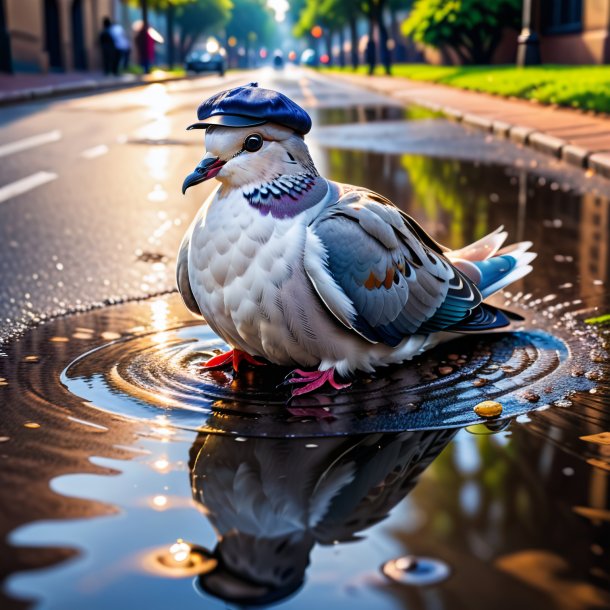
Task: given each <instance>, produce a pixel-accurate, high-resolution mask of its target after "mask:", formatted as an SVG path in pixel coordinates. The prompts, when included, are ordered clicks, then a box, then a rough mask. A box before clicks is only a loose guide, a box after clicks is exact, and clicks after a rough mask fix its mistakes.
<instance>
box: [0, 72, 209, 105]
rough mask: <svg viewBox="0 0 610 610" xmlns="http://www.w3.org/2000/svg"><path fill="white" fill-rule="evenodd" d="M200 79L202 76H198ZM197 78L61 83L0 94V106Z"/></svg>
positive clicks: (186, 76) (175, 77)
mask: <svg viewBox="0 0 610 610" xmlns="http://www.w3.org/2000/svg"><path fill="white" fill-rule="evenodd" d="M198 76H199V77H200V76H201V75H198ZM189 78H197V76H188V75H185V76H169V77H166V78H158V79H149V80H146V79H144V78H138V77H135V78H134V79H133V80H112V81H108V82H106V81H100V80H95V79H92V78H91V79H84V80H80V81H75V82H72V83H60V84H58V85H48V86H44V87H34V88H31V89H20V90H16V91H8V92H6V93H0V106H8V105H10V104H16V103H19V102H29V101H32V100H41V99H49V98H54V97H60V96H62V95H69V94H72V93H87V92H95V91H111V90H113V89H129V88H131V87H143V86H145V85H152V84H156V83H162V84H163V83H170V82H173V81H178V80H186V79H189Z"/></svg>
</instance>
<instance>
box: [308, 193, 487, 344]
mask: <svg viewBox="0 0 610 610" xmlns="http://www.w3.org/2000/svg"><path fill="white" fill-rule="evenodd" d="M422 234H423V235H424V236H425V238H423V237H422ZM443 252H444V250H443V249H442V248H441V247H440V246H438V244H436V242H434V241H433V240H432V239H430V238H429V237H428V236H427V235H426V234H425V233H424V232H423V229H421V227H419V225H417V223H415V222H414V221H413V220H412V219H410V218H409V217H408V216H407V215H406V214H404V212H401V211H400V210H399V209H398V208H396V207H395V206H393V205H392V204H391V203H390V202H388V201H387V200H385V199H383V198H382V197H381V196H378V195H376V194H375V193H371V191H367V190H364V189H350V190H349V191H348V192H347V193H346V194H344V195H343V196H342V197H340V198H339V200H338V201H337V202H336V203H334V204H333V205H331V206H329V207H328V208H327V209H326V210H325V211H324V212H323V213H322V214H321V215H320V216H318V217H317V218H316V219H315V220H314V221H313V222H312V223H311V225H310V226H309V227H308V230H307V241H306V255H305V268H306V271H307V274H308V276H309V279H310V280H311V282H312V284H313V285H314V288H315V289H316V291H317V292H318V294H319V295H320V297H321V299H322V301H323V302H324V304H325V305H326V307H327V308H328V309H329V310H330V311H331V312H332V313H333V315H335V316H336V317H337V318H338V319H339V320H340V321H341V322H342V323H343V324H344V325H345V326H347V327H348V328H351V329H353V330H355V331H356V332H358V333H360V334H361V335H362V336H363V337H365V338H366V339H368V340H369V341H371V342H373V343H376V342H383V343H386V344H388V345H390V346H396V345H398V344H399V343H400V342H401V341H402V340H403V339H404V338H406V337H407V336H409V335H412V334H415V333H417V332H424V331H425V332H431V331H434V330H442V329H443V328H447V327H449V326H451V325H453V324H456V323H458V322H460V321H461V320H463V319H464V318H466V317H468V316H469V315H470V314H471V312H472V311H473V310H474V309H475V308H476V307H477V306H478V305H479V304H480V302H481V300H482V297H481V295H480V293H479V291H478V290H477V288H476V287H475V286H474V284H473V283H472V282H471V281H470V280H469V279H468V278H466V277H465V276H464V275H463V274H462V273H461V272H460V271H459V270H458V269H457V268H455V267H454V266H453V265H452V264H451V263H450V262H449V261H448V260H447V259H446V258H445V256H444V254H443Z"/></svg>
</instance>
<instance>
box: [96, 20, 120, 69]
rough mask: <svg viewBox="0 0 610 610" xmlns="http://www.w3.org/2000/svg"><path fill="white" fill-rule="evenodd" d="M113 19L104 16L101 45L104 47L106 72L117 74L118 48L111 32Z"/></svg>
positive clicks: (103, 63) (103, 58) (103, 56)
mask: <svg viewBox="0 0 610 610" xmlns="http://www.w3.org/2000/svg"><path fill="white" fill-rule="evenodd" d="M111 28H112V21H110V18H109V17H104V20H103V21H102V31H101V32H100V46H101V48H102V65H103V68H104V74H106V75H108V74H115V75H116V74H117V73H118V65H117V61H116V60H117V48H116V46H115V44H114V38H113V37H112V33H111Z"/></svg>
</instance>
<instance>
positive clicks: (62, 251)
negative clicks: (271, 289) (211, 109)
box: [0, 68, 608, 343]
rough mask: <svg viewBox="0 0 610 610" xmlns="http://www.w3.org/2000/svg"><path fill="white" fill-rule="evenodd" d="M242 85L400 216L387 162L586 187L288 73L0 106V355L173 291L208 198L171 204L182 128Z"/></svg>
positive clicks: (508, 151) (335, 172)
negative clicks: (31, 333)
mask: <svg viewBox="0 0 610 610" xmlns="http://www.w3.org/2000/svg"><path fill="white" fill-rule="evenodd" d="M250 81H259V82H260V84H261V86H266V87H270V88H273V89H278V90H281V91H282V92H283V93H285V94H287V95H289V96H290V97H292V98H293V99H294V100H295V101H297V102H298V103H300V104H301V105H303V106H304V107H305V108H306V109H307V110H308V111H309V112H310V114H311V116H312V119H313V124H314V128H313V130H312V132H311V134H309V135H308V136H307V141H308V143H309V146H310V149H311V151H312V156H313V158H314V161H315V162H316V165H317V167H318V169H319V171H320V173H322V175H325V176H329V177H332V178H334V179H339V180H343V181H345V182H351V183H354V184H358V185H364V186H367V187H368V188H372V189H373V190H377V191H379V192H381V193H382V194H384V195H386V196H388V197H390V198H392V199H393V200H394V201H395V203H397V204H398V205H403V206H405V209H409V207H410V206H409V198H410V197H411V191H412V186H411V185H410V181H411V180H412V178H411V179H410V178H409V177H408V176H406V175H405V174H404V171H398V170H397V167H394V166H395V165H396V160H394V161H392V158H391V157H392V155H393V154H394V153H415V154H420V155H422V154H423V155H426V156H437V157H441V158H442V157H447V156H449V157H450V158H452V159H463V160H466V161H467V162H469V163H470V162H474V163H475V164H478V163H479V162H481V163H485V164H487V163H492V162H494V163H498V164H501V165H506V166H511V165H512V166H514V167H516V168H519V167H525V166H527V167H530V168H532V167H536V168H537V170H536V171H537V172H539V173H543V174H546V175H547V176H548V177H549V179H551V180H555V179H557V180H559V179H561V180H562V181H565V180H568V179H569V180H570V181H571V182H572V183H573V184H574V185H578V183H583V176H584V173H583V172H581V171H580V170H578V169H575V168H569V167H567V166H564V165H562V164H560V163H559V162H558V161H553V160H552V159H551V158H549V157H545V156H543V155H540V154H539V153H536V152H534V151H532V150H529V149H519V147H517V146H515V145H514V144H512V143H508V142H505V141H502V140H498V139H495V138H492V137H491V136H490V135H488V134H484V133H482V132H478V131H476V130H472V129H468V128H466V127H464V126H462V125H459V124H456V123H451V122H449V121H446V120H444V119H440V118H438V117H434V116H431V115H430V113H429V112H428V111H423V115H422V111H421V110H419V111H418V110H417V109H415V110H413V109H411V110H408V109H405V108H403V107H402V106H400V105H397V102H396V101H395V100H392V99H389V98H385V97H382V96H379V95H377V94H374V93H371V92H369V91H366V90H364V89H360V88H357V87H354V86H351V85H347V84H344V83H342V82H341V81H337V80H336V79H332V78H331V77H327V76H322V75H319V74H314V73H312V72H310V71H308V72H305V71H302V70H300V69H298V68H289V69H286V70H285V71H282V72H274V71H273V70H271V69H263V70H258V71H250V72H234V73H229V74H228V75H227V76H225V77H224V78H220V77H216V76H206V77H200V78H197V79H192V80H186V81H178V82H173V83H168V84H166V85H162V84H154V85H149V86H146V87H141V88H136V89H127V90H123V91H118V92H110V93H101V94H97V95H89V96H74V97H69V98H64V99H58V100H48V101H39V102H32V103H28V104H22V105H18V106H10V107H5V108H0V127H1V132H0V134H1V135H0V160H1V162H0V343H1V342H2V340H3V339H7V338H10V336H11V335H12V334H14V333H16V332H17V333H18V332H19V331H21V330H22V329H23V328H24V327H25V326H26V325H27V324H29V323H32V322H34V323H36V322H38V321H39V320H41V319H45V318H49V317H53V316H55V315H58V314H61V313H65V312H71V311H78V310H81V309H88V308H90V307H91V306H95V305H100V304H104V303H115V302H121V301H124V300H129V299H137V298H144V297H147V296H150V295H153V294H159V293H164V292H167V291H171V290H174V268H175V255H176V252H177V249H178V246H179V244H180V241H181V239H182V236H183V234H184V232H185V231H186V229H187V227H188V225H189V223H190V221H191V219H192V218H193V216H194V214H195V213H196V210H197V209H198V207H199V206H200V205H201V203H202V202H203V200H204V199H205V197H206V196H207V194H208V193H209V192H210V190H211V189H212V188H213V187H214V184H213V182H214V181H210V182H206V183H204V184H202V185H199V186H198V187H197V188H192V189H189V191H188V192H187V194H186V196H183V195H182V194H181V192H180V187H181V184H182V181H183V178H184V176H186V175H187V174H188V173H190V172H191V171H192V169H193V168H194V167H195V165H196V164H197V163H198V161H199V159H200V158H201V156H202V155H203V154H204V149H203V137H202V136H203V134H202V132H192V131H191V132H187V131H186V130H185V127H186V126H187V125H189V124H191V123H192V122H193V120H195V118H196V108H197V106H198V104H199V103H200V102H201V101H202V100H204V99H206V98H207V97H209V96H210V95H212V94H214V93H216V92H217V91H219V90H222V89H226V88H230V87H235V86H238V85H240V84H245V83H248V82H250ZM405 119H410V120H405ZM358 151H362V154H361V153H359V152H358ZM375 154H377V156H375ZM370 155H373V156H370ZM379 163H381V165H379ZM393 164H394V165H393ZM401 176H403V177H404V180H403V182H401V180H400V177H401ZM593 182H596V181H593ZM390 185H392V186H391V187H390ZM584 186H585V187H586V188H587V189H595V188H600V189H601V191H608V186H607V184H606V183H603V184H601V185H600V184H598V185H597V186H596V185H595V184H593V183H592V181H591V180H589V181H588V183H587V184H585V185H584ZM487 187H489V188H491V189H493V187H494V185H493V184H489V185H487ZM487 187H486V188H487ZM434 188H435V185H434V184H433V183H431V184H430V185H429V187H427V189H428V190H429V192H430V193H432V192H433V191H434ZM571 188H576V189H577V190H578V188H579V187H578V186H572V187H571ZM593 192H595V190H594V191H593ZM418 220H420V221H422V222H424V225H425V226H426V227H427V228H428V230H430V231H431V232H433V233H436V232H437V227H436V226H432V225H431V226H427V225H426V224H425V223H426V218H424V217H422V218H418ZM441 237H442V236H441ZM517 237H519V235H517Z"/></svg>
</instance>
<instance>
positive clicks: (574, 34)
mask: <svg viewBox="0 0 610 610" xmlns="http://www.w3.org/2000/svg"><path fill="white" fill-rule="evenodd" d="M539 2H540V9H539V10H540V17H539V23H540V30H539V31H540V56H541V59H542V61H543V62H544V63H559V64H605V63H608V62H610V0H539Z"/></svg>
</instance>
